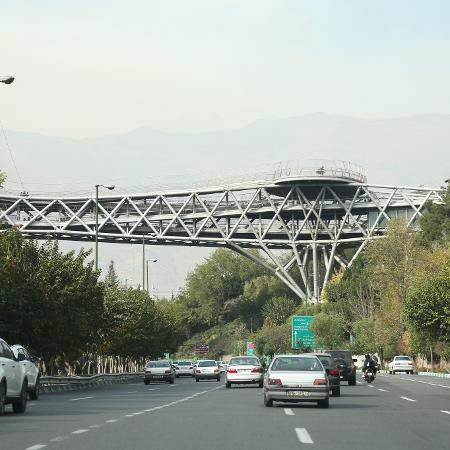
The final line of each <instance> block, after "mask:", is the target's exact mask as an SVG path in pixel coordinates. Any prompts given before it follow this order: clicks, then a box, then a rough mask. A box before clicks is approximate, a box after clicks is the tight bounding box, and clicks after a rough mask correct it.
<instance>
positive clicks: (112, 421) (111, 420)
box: [105, 419, 118, 423]
mask: <svg viewBox="0 0 450 450" xmlns="http://www.w3.org/2000/svg"><path fill="white" fill-rule="evenodd" d="M115 422H118V419H110V420H105V423H115Z"/></svg>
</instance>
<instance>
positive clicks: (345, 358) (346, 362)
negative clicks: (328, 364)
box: [324, 350, 356, 386]
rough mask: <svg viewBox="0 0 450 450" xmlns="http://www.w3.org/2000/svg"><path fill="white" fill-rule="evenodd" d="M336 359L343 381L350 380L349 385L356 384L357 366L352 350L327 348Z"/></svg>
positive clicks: (327, 351)
mask: <svg viewBox="0 0 450 450" xmlns="http://www.w3.org/2000/svg"><path fill="white" fill-rule="evenodd" d="M324 353H328V354H329V355H331V356H332V357H333V359H334V360H335V361H336V364H337V366H338V368H339V371H340V378H341V381H348V385H349V386H355V385H356V367H355V365H354V364H353V358H352V352H349V351H348V350H325V351H324Z"/></svg>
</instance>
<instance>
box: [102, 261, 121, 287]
mask: <svg viewBox="0 0 450 450" xmlns="http://www.w3.org/2000/svg"><path fill="white" fill-rule="evenodd" d="M105 284H106V286H108V287H110V288H116V287H118V286H119V277H118V276H117V272H116V268H115V267H114V261H112V260H111V262H110V263H109V267H108V272H107V273H106V276H105Z"/></svg>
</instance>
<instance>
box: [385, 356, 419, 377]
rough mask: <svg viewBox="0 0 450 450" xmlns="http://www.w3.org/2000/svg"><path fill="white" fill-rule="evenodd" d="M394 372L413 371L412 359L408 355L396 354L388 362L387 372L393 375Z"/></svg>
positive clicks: (410, 372) (408, 372) (411, 372)
mask: <svg viewBox="0 0 450 450" xmlns="http://www.w3.org/2000/svg"><path fill="white" fill-rule="evenodd" d="M396 372H406V373H407V374H413V373H414V361H413V360H412V358H411V357H410V356H404V355H398V356H394V359H393V360H392V361H391V362H390V363H389V373H391V374H393V375H395V373H396Z"/></svg>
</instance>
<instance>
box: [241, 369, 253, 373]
mask: <svg viewBox="0 0 450 450" xmlns="http://www.w3.org/2000/svg"><path fill="white" fill-rule="evenodd" d="M239 373H250V370H247V369H242V370H240V371H239Z"/></svg>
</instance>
